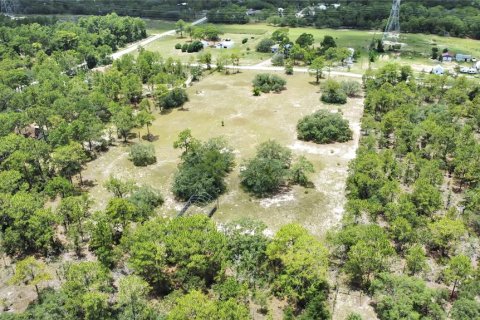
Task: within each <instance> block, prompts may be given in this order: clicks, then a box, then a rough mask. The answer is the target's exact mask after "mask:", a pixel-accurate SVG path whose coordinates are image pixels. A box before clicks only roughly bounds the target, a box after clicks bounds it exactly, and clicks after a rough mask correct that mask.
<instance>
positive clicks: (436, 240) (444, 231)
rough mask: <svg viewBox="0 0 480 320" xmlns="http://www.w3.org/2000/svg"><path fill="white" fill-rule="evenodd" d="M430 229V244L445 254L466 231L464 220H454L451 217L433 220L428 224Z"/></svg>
mask: <svg viewBox="0 0 480 320" xmlns="http://www.w3.org/2000/svg"><path fill="white" fill-rule="evenodd" d="M428 229H429V231H430V236H429V243H430V246H431V247H432V249H436V250H440V253H441V254H443V255H446V254H447V253H448V252H449V251H450V249H451V248H452V247H453V246H455V245H456V243H457V242H458V240H459V239H460V237H461V236H462V235H463V234H464V233H465V225H464V224H463V222H462V221H461V220H452V219H450V218H449V217H444V218H441V219H440V220H437V221H435V222H432V223H431V224H429V225H428Z"/></svg>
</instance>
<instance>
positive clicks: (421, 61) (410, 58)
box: [146, 23, 480, 72]
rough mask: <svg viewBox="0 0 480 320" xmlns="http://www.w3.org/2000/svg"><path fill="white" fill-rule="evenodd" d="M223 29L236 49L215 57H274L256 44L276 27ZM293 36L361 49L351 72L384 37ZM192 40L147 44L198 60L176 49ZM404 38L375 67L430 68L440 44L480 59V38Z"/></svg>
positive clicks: (251, 60) (359, 33)
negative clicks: (330, 40)
mask: <svg viewBox="0 0 480 320" xmlns="http://www.w3.org/2000/svg"><path fill="white" fill-rule="evenodd" d="M217 26H218V27H219V28H220V30H222V31H223V32H224V34H223V35H222V38H231V39H232V40H234V41H235V43H236V46H235V48H234V49H229V50H218V49H211V48H208V49H207V50H208V51H210V52H211V53H212V55H213V57H214V59H215V58H216V57H217V56H219V55H220V54H222V53H223V54H229V53H231V52H236V53H238V54H240V56H241V61H240V64H241V65H252V64H257V63H260V62H262V61H265V60H267V59H269V58H271V56H272V55H271V54H262V53H257V52H255V47H256V45H257V44H258V42H259V41H260V40H261V39H263V38H265V37H269V36H270V35H271V33H272V32H273V31H275V30H276V29H277V27H273V26H270V25H267V24H265V23H252V24H246V25H229V24H226V25H223V24H218V25H217ZM289 30H290V32H289V33H290V39H291V40H293V41H295V39H297V38H298V36H299V35H300V34H302V33H311V34H313V36H314V38H315V45H316V46H319V45H320V42H321V41H322V39H323V37H324V36H325V35H331V36H332V37H334V39H335V41H336V42H337V44H338V45H339V46H342V47H352V48H355V49H356V50H358V51H359V52H360V59H359V60H358V61H357V63H356V64H354V65H353V66H352V71H354V72H362V71H364V70H366V69H367V68H368V67H369V63H368V49H369V46H370V43H371V42H372V40H374V39H379V38H380V37H381V36H382V33H381V32H380V31H366V30H350V29H316V28H290V29H289ZM244 38H248V42H247V43H246V44H244V45H242V44H241V41H242V39H244ZM189 40H190V39H188V38H184V39H178V38H177V37H176V36H170V37H165V38H162V39H160V40H158V41H156V42H153V43H151V44H150V45H148V46H147V47H146V49H148V50H152V51H157V52H160V53H161V54H162V56H164V57H175V58H180V59H181V60H182V61H184V62H188V61H195V60H196V58H197V55H196V54H188V53H182V52H181V51H180V50H175V49H174V46H175V44H176V43H183V42H185V41H189ZM401 41H402V42H404V43H406V47H405V48H404V49H403V50H402V53H401V54H400V55H398V54H393V55H389V54H386V55H384V57H381V58H380V59H379V60H378V61H377V62H376V64H375V65H373V67H374V68H375V67H380V66H382V65H383V64H385V63H386V62H390V61H396V62H398V63H402V64H410V65H412V66H413V67H414V69H415V70H417V71H421V70H425V71H429V70H430V69H431V67H432V66H433V65H435V64H437V63H438V62H437V61H432V60H430V59H429V56H430V54H431V48H432V46H434V45H437V46H438V48H439V49H440V51H441V50H443V49H444V48H448V49H449V50H450V51H453V52H461V53H466V54H472V55H473V56H476V57H477V58H480V41H478V40H471V39H460V38H452V37H440V36H437V35H426V34H404V35H402V38H401Z"/></svg>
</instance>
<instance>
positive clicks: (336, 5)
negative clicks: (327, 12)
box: [332, 3, 340, 9]
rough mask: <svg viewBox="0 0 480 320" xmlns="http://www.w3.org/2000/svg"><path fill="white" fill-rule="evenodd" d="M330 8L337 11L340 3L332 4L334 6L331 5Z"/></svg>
mask: <svg viewBox="0 0 480 320" xmlns="http://www.w3.org/2000/svg"><path fill="white" fill-rule="evenodd" d="M332 6H333V7H334V8H335V9H338V8H340V3H334V4H332Z"/></svg>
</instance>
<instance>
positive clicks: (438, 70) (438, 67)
mask: <svg viewBox="0 0 480 320" xmlns="http://www.w3.org/2000/svg"><path fill="white" fill-rule="evenodd" d="M430 73H432V74H437V75H442V74H444V73H445V69H443V67H442V66H441V65H439V64H437V65H436V66H435V67H433V69H432V71H431V72H430Z"/></svg>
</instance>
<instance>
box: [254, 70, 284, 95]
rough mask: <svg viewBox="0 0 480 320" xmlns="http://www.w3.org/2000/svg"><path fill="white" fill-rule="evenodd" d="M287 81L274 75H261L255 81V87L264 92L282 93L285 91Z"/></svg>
mask: <svg viewBox="0 0 480 320" xmlns="http://www.w3.org/2000/svg"><path fill="white" fill-rule="evenodd" d="M286 84H287V81H285V80H284V79H282V78H280V77H279V76H277V75H274V74H268V73H260V74H257V75H256V76H255V79H253V86H254V87H255V88H259V89H260V90H261V91H262V92H265V93H268V92H270V91H275V92H280V91H282V90H284V89H285V85H286Z"/></svg>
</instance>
